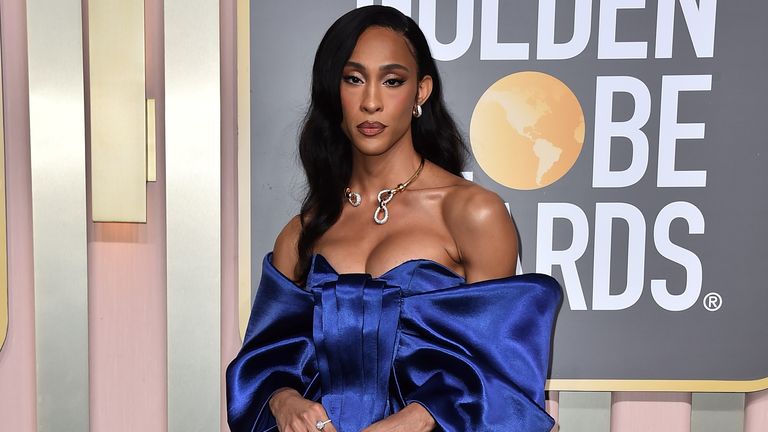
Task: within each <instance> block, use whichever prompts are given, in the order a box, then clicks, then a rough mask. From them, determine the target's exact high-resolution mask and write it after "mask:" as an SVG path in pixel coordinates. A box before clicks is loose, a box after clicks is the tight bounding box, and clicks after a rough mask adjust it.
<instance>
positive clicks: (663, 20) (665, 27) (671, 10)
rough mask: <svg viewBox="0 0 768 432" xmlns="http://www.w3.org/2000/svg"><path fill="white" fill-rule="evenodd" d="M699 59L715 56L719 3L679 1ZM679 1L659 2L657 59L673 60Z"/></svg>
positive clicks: (702, 0)
mask: <svg viewBox="0 0 768 432" xmlns="http://www.w3.org/2000/svg"><path fill="white" fill-rule="evenodd" d="M679 1H680V7H681V8H682V10H683V17H684V18H685V24H686V26H687V27H688V34H689V35H690V36H691V42H693V50H694V51H695V52H696V57H698V58H707V57H714V52H715V16H716V13H715V12H716V11H717V0H699V1H698V5H697V4H696V0H679ZM676 3H677V1H676V0H659V8H658V10H657V12H656V58H672V41H673V40H674V33H675V4H676Z"/></svg>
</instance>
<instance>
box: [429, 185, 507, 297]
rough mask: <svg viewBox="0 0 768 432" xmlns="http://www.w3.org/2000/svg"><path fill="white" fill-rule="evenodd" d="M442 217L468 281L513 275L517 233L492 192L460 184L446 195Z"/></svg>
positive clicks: (478, 186) (505, 209)
mask: <svg viewBox="0 0 768 432" xmlns="http://www.w3.org/2000/svg"><path fill="white" fill-rule="evenodd" d="M443 215H444V218H445V223H446V226H447V228H448V230H449V232H450V233H451V236H452V237H453V240H454V242H455V243H456V247H457V249H458V251H459V255H460V258H461V262H462V264H463V265H464V271H465V274H466V278H467V281H468V282H473V281H478V280H486V279H492V278H496V277H503V276H509V275H512V274H514V272H515V267H516V265H517V254H518V250H517V247H518V241H517V230H516V228H515V224H514V222H513V221H512V218H511V217H510V215H509V212H508V211H507V207H506V205H505V204H504V201H503V200H502V199H501V198H500V197H499V196H498V195H497V194H496V193H495V192H493V191H490V190H488V189H485V188H483V187H482V186H480V185H477V184H475V183H472V182H467V184H462V185H461V186H460V187H456V188H453V190H452V191H451V192H450V193H448V194H446V196H445V199H444V201H443Z"/></svg>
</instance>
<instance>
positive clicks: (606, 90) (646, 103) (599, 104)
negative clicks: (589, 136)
mask: <svg viewBox="0 0 768 432" xmlns="http://www.w3.org/2000/svg"><path fill="white" fill-rule="evenodd" d="M615 93H628V94H630V95H631V96H632V98H633V99H634V101H635V111H634V113H632V117H630V118H629V120H626V121H621V122H615V121H613V100H614V94H615ZM650 115H651V94H650V92H649V91H648V88H647V87H646V86H645V84H643V82H642V81H640V80H639V79H637V78H633V77H628V76H615V77H608V76H606V77H600V76H599V77H597V84H596V91H595V138H594V140H595V143H594V158H593V161H592V187H596V188H598V187H612V188H618V187H626V186H630V185H633V184H635V183H637V182H638V181H639V180H640V179H641V178H642V177H643V175H644V174H645V170H646V168H647V167H648V137H647V136H646V135H645V133H644V132H643V131H642V130H640V128H641V127H643V126H644V125H645V124H646V123H647V122H648V118H650ZM613 137H625V138H628V139H629V141H630V143H631V145H632V162H631V163H630V164H629V167H627V168H626V169H625V170H623V171H611V146H612V143H611V141H612V138H613Z"/></svg>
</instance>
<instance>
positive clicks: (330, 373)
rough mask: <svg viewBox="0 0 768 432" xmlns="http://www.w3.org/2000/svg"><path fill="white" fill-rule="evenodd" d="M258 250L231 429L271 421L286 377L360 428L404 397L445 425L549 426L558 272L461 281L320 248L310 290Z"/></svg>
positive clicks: (350, 427) (349, 431) (231, 370)
mask: <svg viewBox="0 0 768 432" xmlns="http://www.w3.org/2000/svg"><path fill="white" fill-rule="evenodd" d="M271 258H272V255H271V253H269V254H267V255H266V256H265V257H264V260H263V269H262V278H261V282H260V285H259V288H258V291H257V293H256V299H255V301H254V305H253V309H252V312H251V317H250V321H249V323H248V328H247V330H246V335H245V340H244V343H243V347H242V349H241V351H240V353H239V354H238V355H237V357H236V358H235V359H234V360H233V361H232V363H231V364H230V365H229V367H228V368H227V403H228V419H229V424H230V428H231V429H232V430H233V431H235V432H241V431H249V432H250V431H269V430H276V427H275V420H274V418H273V416H272V414H271V412H270V410H269V407H268V406H267V404H268V401H269V398H270V397H271V395H272V394H273V393H274V391H275V390H277V389H279V388H281V387H292V388H294V389H296V390H298V391H299V392H300V393H302V394H303V395H304V397H306V398H308V399H311V400H315V401H318V402H320V403H322V404H323V406H324V407H325V409H326V411H327V412H328V415H329V417H330V419H331V420H332V421H333V424H334V425H335V426H336V428H337V429H338V430H339V431H340V432H357V431H360V430H362V429H363V428H365V427H367V426H368V425H370V424H371V423H373V422H375V421H377V420H380V419H381V418H383V417H386V416H388V415H390V414H392V413H394V412H397V411H399V410H400V409H402V408H403V407H404V406H405V405H407V404H409V403H419V404H421V405H423V406H424V407H425V408H426V409H427V410H428V411H429V412H430V414H432V416H433V417H434V418H435V421H436V422H437V424H438V428H437V430H445V431H462V432H466V431H525V432H536V431H542V432H545V431H549V430H550V429H551V428H552V426H553V424H554V421H553V420H552V418H551V417H550V416H549V415H547V413H546V412H545V411H544V409H543V406H544V382H545V380H546V372H547V367H548V360H549V349H550V339H551V334H552V325H553V321H554V317H555V314H556V310H557V307H558V305H559V303H560V299H561V295H562V294H561V289H560V286H559V285H558V283H557V281H555V280H554V279H552V278H551V277H549V276H545V275H540V274H528V275H522V276H510V277H506V278H499V279H492V280H486V281H481V282H475V283H466V281H464V279H463V278H462V277H461V276H458V275H457V274H455V273H454V272H452V271H451V270H450V269H448V268H447V267H445V266H443V265H441V264H439V263H437V262H434V261H431V260H426V259H417V260H411V261H407V262H404V263H402V264H400V265H398V266H397V267H395V268H393V269H391V270H389V271H388V272H386V273H384V274H383V275H381V276H379V277H378V278H372V277H371V276H370V275H368V274H341V275H340V274H338V273H337V272H336V271H335V270H334V269H333V267H331V265H330V264H329V263H328V261H327V260H326V259H325V258H324V257H323V256H322V255H314V256H313V260H312V266H311V268H310V273H309V276H308V279H307V287H306V289H303V288H300V287H298V286H296V285H295V284H294V283H293V282H292V281H291V280H289V279H288V278H286V277H285V276H284V275H283V274H281V273H280V272H279V271H278V270H277V269H276V268H274V266H272V262H271Z"/></svg>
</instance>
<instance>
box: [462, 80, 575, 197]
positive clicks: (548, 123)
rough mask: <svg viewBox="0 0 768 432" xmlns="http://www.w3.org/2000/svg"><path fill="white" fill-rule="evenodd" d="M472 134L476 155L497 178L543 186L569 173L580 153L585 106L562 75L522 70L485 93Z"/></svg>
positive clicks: (526, 186) (522, 187)
mask: <svg viewBox="0 0 768 432" xmlns="http://www.w3.org/2000/svg"><path fill="white" fill-rule="evenodd" d="M469 138H470V142H471V146H472V152H473V153H474V155H475V160H477V163H478V164H479V165H480V167H481V168H482V169H483V171H485V173H486V174H487V175H488V176H490V177H491V178H492V179H493V180H494V181H496V182H498V183H500V184H503V185H504V186H507V187H509V188H512V189H518V190H531V189H539V188H543V187H545V186H548V185H550V184H552V183H554V182H556V181H557V180H558V179H560V178H561V177H563V176H564V175H565V174H566V173H567V172H568V170H570V169H571V167H572V166H573V164H574V163H575V162H576V159H577V158H578V157H579V153H580V152H581V148H582V145H583V144H584V112H583V110H582V109H581V104H579V101H578V99H577V98H576V96H575V95H574V94H573V92H572V91H571V89H569V88H568V86H566V85H565V84H563V82H562V81H560V80H558V79H557V78H555V77H553V76H551V75H548V74H545V73H542V72H532V71H525V72H517V73H514V74H511V75H507V76H505V77H504V78H502V79H500V80H498V81H497V82H495V83H494V84H493V85H491V86H490V87H489V88H488V90H486V91H485V93H483V95H482V96H481V97H480V100H478V102H477V105H476V106H475V110H474V112H473V113H472V120H471V122H470V126H469Z"/></svg>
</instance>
